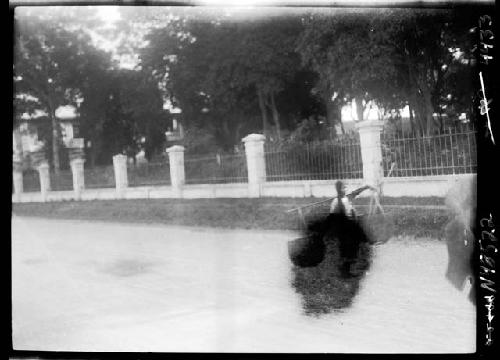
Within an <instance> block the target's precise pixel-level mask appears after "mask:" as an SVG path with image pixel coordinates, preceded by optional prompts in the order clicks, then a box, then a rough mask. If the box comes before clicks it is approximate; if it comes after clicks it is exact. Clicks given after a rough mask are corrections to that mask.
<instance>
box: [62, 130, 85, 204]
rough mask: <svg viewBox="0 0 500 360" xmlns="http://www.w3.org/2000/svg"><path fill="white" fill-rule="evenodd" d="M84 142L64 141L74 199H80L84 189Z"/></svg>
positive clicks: (77, 140) (78, 140)
mask: <svg viewBox="0 0 500 360" xmlns="http://www.w3.org/2000/svg"><path fill="white" fill-rule="evenodd" d="M84 146H85V144H84V141H83V139H82V138H75V139H73V138H70V139H68V140H66V147H67V148H68V153H69V163H70V165H71V172H72V173H73V190H74V192H75V198H76V199H80V197H81V194H82V191H83V190H84V189H85V172H84V167H83V164H84V163H85V152H84Z"/></svg>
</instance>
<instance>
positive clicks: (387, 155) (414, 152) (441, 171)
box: [382, 127, 477, 177]
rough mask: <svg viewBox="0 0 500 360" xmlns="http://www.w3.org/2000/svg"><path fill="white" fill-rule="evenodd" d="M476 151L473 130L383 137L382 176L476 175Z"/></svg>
mask: <svg viewBox="0 0 500 360" xmlns="http://www.w3.org/2000/svg"><path fill="white" fill-rule="evenodd" d="M476 150H477V147H476V131H475V129H474V128H472V127H470V128H450V129H446V130H445V131H442V132H439V133H436V134H433V135H416V134H385V133H384V134H382V152H383V158H384V175H385V176H388V175H389V176H395V177H405V176H429V175H449V174H467V173H476V171H477V151H476ZM391 168H392V171H391Z"/></svg>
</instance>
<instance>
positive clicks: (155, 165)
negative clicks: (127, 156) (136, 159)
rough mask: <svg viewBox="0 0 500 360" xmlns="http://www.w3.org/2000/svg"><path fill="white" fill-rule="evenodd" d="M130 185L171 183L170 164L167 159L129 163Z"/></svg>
mask: <svg viewBox="0 0 500 360" xmlns="http://www.w3.org/2000/svg"><path fill="white" fill-rule="evenodd" d="M127 174H128V184H129V186H149V185H152V186H154V185H170V164H169V163H168V162H167V161H162V162H152V163H139V164H136V165H134V164H128V166H127Z"/></svg>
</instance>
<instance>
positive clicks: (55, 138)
mask: <svg viewBox="0 0 500 360" xmlns="http://www.w3.org/2000/svg"><path fill="white" fill-rule="evenodd" d="M49 113H50V120H51V124H52V163H53V166H54V173H55V174H56V176H59V175H60V173H61V161H60V160H59V139H60V136H59V135H60V129H59V121H58V120H57V117H56V114H55V111H54V110H53V109H52V108H50V109H49Z"/></svg>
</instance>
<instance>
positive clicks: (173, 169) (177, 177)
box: [167, 145, 186, 196]
mask: <svg viewBox="0 0 500 360" xmlns="http://www.w3.org/2000/svg"><path fill="white" fill-rule="evenodd" d="M167 154H168V159H169V163H170V183H171V184H172V188H173V189H174V191H175V192H176V193H177V194H178V196H181V194H182V186H183V185H184V184H185V183H186V175H185V172H184V146H181V145H174V146H171V147H169V148H168V149H167Z"/></svg>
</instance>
